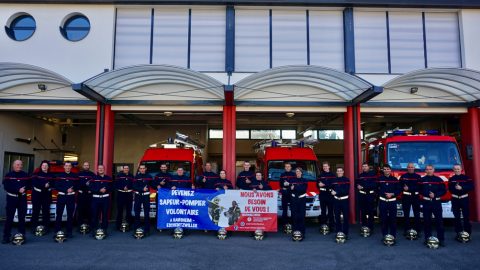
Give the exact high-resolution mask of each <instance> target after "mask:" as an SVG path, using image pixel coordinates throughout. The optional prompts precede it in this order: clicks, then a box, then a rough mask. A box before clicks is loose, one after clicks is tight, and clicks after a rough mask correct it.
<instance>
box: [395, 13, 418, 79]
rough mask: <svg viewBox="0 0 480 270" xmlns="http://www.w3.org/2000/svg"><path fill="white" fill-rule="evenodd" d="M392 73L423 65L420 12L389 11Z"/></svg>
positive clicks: (404, 71) (407, 70)
mask: <svg viewBox="0 0 480 270" xmlns="http://www.w3.org/2000/svg"><path fill="white" fill-rule="evenodd" d="M388 15H389V16H388V18H389V25H390V58H391V67H392V73H406V72H409V71H412V70H417V69H421V68H424V67H425V58H424V53H423V51H424V49H423V24H422V13H421V12H389V13H388Z"/></svg>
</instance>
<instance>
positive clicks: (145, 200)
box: [133, 165, 153, 236]
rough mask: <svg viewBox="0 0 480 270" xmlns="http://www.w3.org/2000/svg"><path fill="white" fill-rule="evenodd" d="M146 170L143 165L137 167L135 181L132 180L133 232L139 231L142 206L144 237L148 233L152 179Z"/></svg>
mask: <svg viewBox="0 0 480 270" xmlns="http://www.w3.org/2000/svg"><path fill="white" fill-rule="evenodd" d="M146 172H147V168H146V167H145V165H140V167H138V172H137V175H135V179H134V180H133V191H134V193H135V195H134V196H135V205H134V207H133V208H134V212H135V223H134V230H136V229H139V228H140V227H141V225H140V211H141V210H142V206H143V218H144V226H143V230H144V232H145V236H147V235H148V234H149V233H150V188H149V187H150V185H151V183H152V181H153V179H152V177H151V176H150V175H149V174H147V173H146Z"/></svg>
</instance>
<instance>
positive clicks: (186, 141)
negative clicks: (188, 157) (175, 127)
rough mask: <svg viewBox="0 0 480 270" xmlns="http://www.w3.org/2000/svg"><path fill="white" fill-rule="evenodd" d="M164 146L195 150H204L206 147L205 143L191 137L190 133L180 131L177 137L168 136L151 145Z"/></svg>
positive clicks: (176, 134) (153, 146)
mask: <svg viewBox="0 0 480 270" xmlns="http://www.w3.org/2000/svg"><path fill="white" fill-rule="evenodd" d="M160 146H161V147H163V148H192V149H193V150H194V151H200V152H201V151H202V150H203V148H205V145H204V144H202V143H200V142H198V141H196V140H194V139H192V138H190V137H189V136H188V135H185V134H182V133H180V132H176V133H175V139H173V138H168V139H167V140H163V141H160V142H157V143H154V144H151V145H150V147H152V148H155V147H160Z"/></svg>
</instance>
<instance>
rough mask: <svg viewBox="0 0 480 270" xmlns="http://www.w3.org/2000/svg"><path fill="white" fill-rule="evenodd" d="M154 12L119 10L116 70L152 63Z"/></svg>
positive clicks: (146, 10)
mask: <svg viewBox="0 0 480 270" xmlns="http://www.w3.org/2000/svg"><path fill="white" fill-rule="evenodd" d="M151 15H152V10H151V9H150V8H142V9H139V8H138V9H137V8H135V9H133V8H129V9H118V10H117V26H116V36H115V39H116V40H115V68H116V69H118V68H121V67H125V66H131V65H138V64H149V63H150V31H151V29H150V27H151V24H152V23H151Z"/></svg>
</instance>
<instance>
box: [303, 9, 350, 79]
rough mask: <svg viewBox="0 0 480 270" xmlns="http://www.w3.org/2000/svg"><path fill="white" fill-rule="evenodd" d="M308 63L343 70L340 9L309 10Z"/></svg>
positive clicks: (341, 17) (341, 16) (341, 14)
mask: <svg viewBox="0 0 480 270" xmlns="http://www.w3.org/2000/svg"><path fill="white" fill-rule="evenodd" d="M309 17H310V21H309V25H310V64H312V65H317V66H323V67H329V68H333V69H337V70H340V71H344V70H345V67H344V57H343V55H344V52H343V13H342V11H309Z"/></svg>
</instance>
